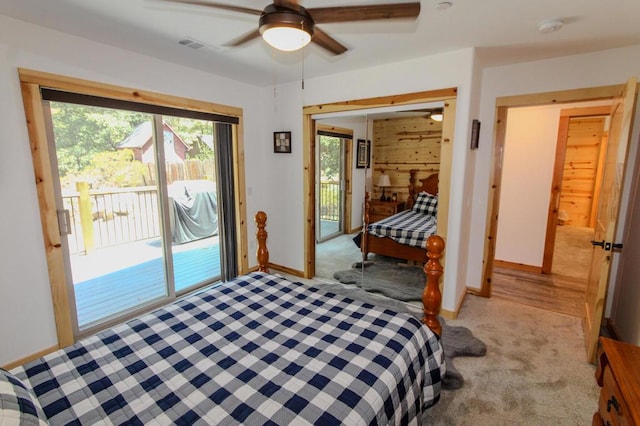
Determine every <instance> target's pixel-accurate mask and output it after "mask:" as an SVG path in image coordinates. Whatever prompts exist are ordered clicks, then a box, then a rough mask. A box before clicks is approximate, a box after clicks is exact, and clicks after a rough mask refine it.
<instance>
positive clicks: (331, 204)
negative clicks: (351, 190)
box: [316, 129, 353, 243]
mask: <svg viewBox="0 0 640 426" xmlns="http://www.w3.org/2000/svg"><path fill="white" fill-rule="evenodd" d="M352 135H353V131H349V132H348V133H346V132H345V133H337V132H333V131H328V130H320V129H319V130H318V132H317V138H318V142H317V147H318V152H317V154H316V160H317V167H316V193H317V194H318V196H317V197H316V203H317V206H316V214H317V216H318V217H317V218H316V223H317V224H318V228H317V233H316V241H317V242H318V243H322V242H325V241H327V240H330V239H332V238H335V237H337V236H339V235H342V234H343V233H344V232H345V231H346V230H347V231H348V227H345V220H344V218H345V216H346V215H345V208H346V191H345V189H346V186H347V185H346V181H347V179H346V174H347V168H348V165H347V164H346V157H347V147H348V146H349V145H351V143H352Z"/></svg>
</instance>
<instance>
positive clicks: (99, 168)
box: [50, 102, 214, 188]
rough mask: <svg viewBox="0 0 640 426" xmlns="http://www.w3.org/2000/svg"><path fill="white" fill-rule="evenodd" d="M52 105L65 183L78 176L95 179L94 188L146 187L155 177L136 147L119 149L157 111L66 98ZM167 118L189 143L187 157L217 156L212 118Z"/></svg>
mask: <svg viewBox="0 0 640 426" xmlns="http://www.w3.org/2000/svg"><path fill="white" fill-rule="evenodd" d="M50 105H51V117H52V121H53V130H54V137H55V144H56V154H57V157H58V172H59V174H60V180H61V183H62V185H63V186H67V185H73V183H74V182H75V181H78V180H82V181H87V182H90V183H91V184H92V186H93V188H100V187H132V186H141V185H148V184H149V183H150V182H152V181H153V177H152V176H150V175H149V169H148V167H147V166H146V165H145V164H143V163H142V162H140V161H136V160H134V155H133V151H132V150H123V149H118V146H119V145H120V143H121V142H122V141H124V140H125V139H126V138H127V137H128V136H129V135H131V133H132V132H133V131H134V129H135V128H136V127H138V126H139V125H140V124H142V123H144V122H148V121H152V120H153V116H152V115H151V114H145V113H139V112H132V111H126V110H117V109H110V108H100V107H93V106H87V105H77V104H69V103H63V102H51V104H50ZM162 118H163V120H164V121H165V123H166V124H168V125H169V126H170V127H171V128H172V129H173V130H174V132H175V133H176V134H178V135H179V136H180V138H181V139H182V140H183V141H184V142H185V144H186V145H187V146H188V147H189V150H188V151H187V155H186V159H198V160H210V159H213V158H214V152H213V149H212V146H213V145H212V141H213V123H212V122H211V121H205V120H195V119H189V118H182V117H171V116H163V117H162ZM205 141H207V142H209V143H207V142H205Z"/></svg>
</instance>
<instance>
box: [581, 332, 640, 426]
mask: <svg viewBox="0 0 640 426" xmlns="http://www.w3.org/2000/svg"><path fill="white" fill-rule="evenodd" d="M596 381H597V382H598V385H600V387H601V388H602V389H601V391H600V399H599V401H598V412H596V413H595V414H594V415H593V422H592V424H593V425H611V426H615V425H638V426H640V347H638V346H634V345H630V344H628V343H624V342H618V341H615V340H611V339H608V338H606V337H600V348H599V350H598V370H597V371H596Z"/></svg>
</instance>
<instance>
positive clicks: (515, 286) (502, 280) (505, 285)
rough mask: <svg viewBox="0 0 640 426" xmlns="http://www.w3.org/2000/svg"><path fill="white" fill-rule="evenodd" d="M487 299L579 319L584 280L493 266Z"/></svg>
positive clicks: (581, 310) (584, 285) (582, 302)
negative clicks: (495, 299) (502, 300)
mask: <svg viewBox="0 0 640 426" xmlns="http://www.w3.org/2000/svg"><path fill="white" fill-rule="evenodd" d="M491 284H492V285H491V297H496V298H499V299H504V300H509V301H511V302H515V303H520V304H522V305H527V306H532V307H535V308H540V309H545V310H548V311H552V312H557V313H560V314H566V315H571V316H574V317H582V316H583V313H584V298H585V291H586V281H584V280H581V279H579V278H573V277H568V276H561V275H542V274H536V273H532V272H525V271H520V270H516V269H510V268H501V267H494V269H493V276H492V280H491Z"/></svg>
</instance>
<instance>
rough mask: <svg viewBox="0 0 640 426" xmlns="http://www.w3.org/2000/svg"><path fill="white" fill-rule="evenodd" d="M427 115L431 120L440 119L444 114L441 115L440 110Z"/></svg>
mask: <svg viewBox="0 0 640 426" xmlns="http://www.w3.org/2000/svg"><path fill="white" fill-rule="evenodd" d="M429 117H430V118H431V119H432V120H433V121H442V119H443V118H444V116H443V115H442V113H441V112H434V113H432V114H431V115H429Z"/></svg>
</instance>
